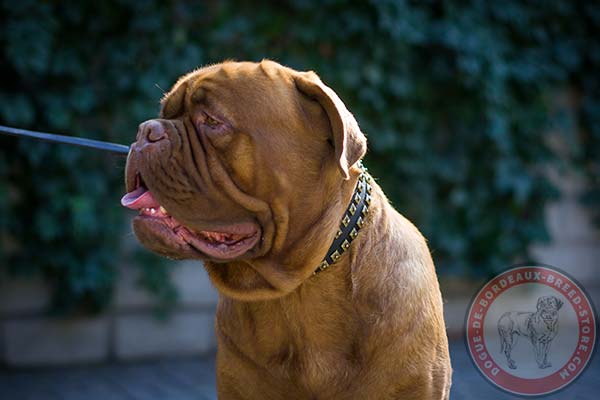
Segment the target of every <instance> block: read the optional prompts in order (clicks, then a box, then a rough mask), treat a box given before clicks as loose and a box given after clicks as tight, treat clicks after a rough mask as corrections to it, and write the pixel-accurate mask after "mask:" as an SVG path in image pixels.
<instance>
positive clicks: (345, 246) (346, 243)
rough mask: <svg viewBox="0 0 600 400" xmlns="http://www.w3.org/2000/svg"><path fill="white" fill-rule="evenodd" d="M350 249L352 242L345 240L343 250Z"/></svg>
mask: <svg viewBox="0 0 600 400" xmlns="http://www.w3.org/2000/svg"><path fill="white" fill-rule="evenodd" d="M349 247H350V242H349V241H348V240H344V242H343V243H342V249H344V250H348V248H349Z"/></svg>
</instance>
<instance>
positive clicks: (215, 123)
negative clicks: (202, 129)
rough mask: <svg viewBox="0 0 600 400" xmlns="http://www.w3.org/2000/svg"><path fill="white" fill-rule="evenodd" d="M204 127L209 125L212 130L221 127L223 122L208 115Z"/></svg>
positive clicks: (205, 117)
mask: <svg viewBox="0 0 600 400" xmlns="http://www.w3.org/2000/svg"><path fill="white" fill-rule="evenodd" d="M203 122H204V125H207V126H209V127H211V128H215V127H217V126H219V125H221V122H219V121H217V120H216V119H214V118H213V117H211V116H210V115H208V114H206V115H205V116H204V121H203Z"/></svg>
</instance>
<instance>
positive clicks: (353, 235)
mask: <svg viewBox="0 0 600 400" xmlns="http://www.w3.org/2000/svg"><path fill="white" fill-rule="evenodd" d="M357 235H358V231H357V230H356V228H352V231H351V232H350V238H351V239H354V238H355V237H356V236H357Z"/></svg>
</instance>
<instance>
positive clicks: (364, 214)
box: [360, 204, 369, 217]
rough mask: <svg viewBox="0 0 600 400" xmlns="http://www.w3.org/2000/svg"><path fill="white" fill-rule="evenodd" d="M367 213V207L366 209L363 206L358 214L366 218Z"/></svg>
mask: <svg viewBox="0 0 600 400" xmlns="http://www.w3.org/2000/svg"><path fill="white" fill-rule="evenodd" d="M368 212H369V207H367V206H366V204H365V206H363V209H362V210H361V212H360V213H361V214H362V216H363V217H366V216H367V213H368Z"/></svg>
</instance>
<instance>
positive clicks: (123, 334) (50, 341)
mask: <svg viewBox="0 0 600 400" xmlns="http://www.w3.org/2000/svg"><path fill="white" fill-rule="evenodd" d="M167 268H171V269H172V271H173V274H172V275H173V279H174V282H175V285H176V287H177V289H178V291H179V299H180V300H179V303H178V305H177V307H176V308H175V310H174V312H173V314H172V315H171V316H170V317H169V318H168V319H166V320H160V319H157V318H156V315H155V313H154V308H153V302H152V299H151V297H150V296H149V295H148V294H146V293H145V292H144V291H143V290H141V289H140V288H138V287H136V285H135V281H136V279H137V277H136V275H135V272H134V271H135V270H134V269H132V268H127V267H123V268H122V270H121V275H120V276H121V278H120V280H119V282H118V286H117V289H116V293H115V298H114V301H113V305H112V306H111V307H110V309H109V310H108V312H106V313H104V314H103V315H100V316H97V317H93V318H56V317H55V318H51V317H49V316H48V315H47V313H46V310H47V306H48V301H49V297H50V293H49V290H48V288H47V287H46V285H45V284H44V283H43V282H42V281H40V280H28V279H10V280H7V279H3V280H2V282H3V283H2V284H1V285H0V363H1V364H4V365H7V366H11V367H14V366H17V367H18V366H38V365H49V364H72V363H90V362H92V363H94V362H104V361H108V360H117V361H129V360H139V359H144V358H158V357H165V356H189V355H198V354H203V353H207V352H211V351H214V349H215V346H216V343H215V336H214V313H215V307H216V302H217V293H216V291H215V290H214V288H213V287H212V286H211V284H210V282H209V280H208V277H207V275H206V272H205V270H204V268H203V267H202V265H201V264H200V263H198V262H180V263H173V264H172V265H169V266H167Z"/></svg>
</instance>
